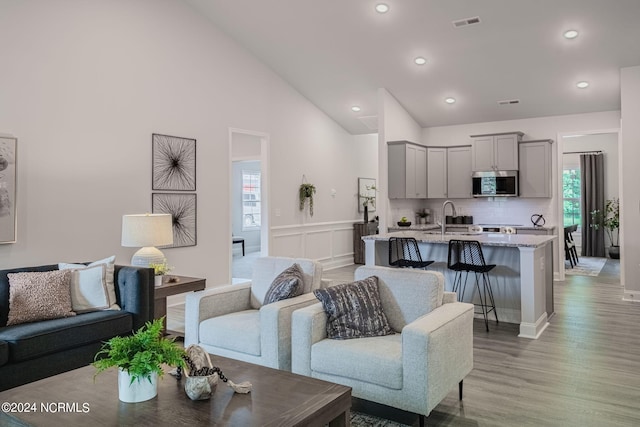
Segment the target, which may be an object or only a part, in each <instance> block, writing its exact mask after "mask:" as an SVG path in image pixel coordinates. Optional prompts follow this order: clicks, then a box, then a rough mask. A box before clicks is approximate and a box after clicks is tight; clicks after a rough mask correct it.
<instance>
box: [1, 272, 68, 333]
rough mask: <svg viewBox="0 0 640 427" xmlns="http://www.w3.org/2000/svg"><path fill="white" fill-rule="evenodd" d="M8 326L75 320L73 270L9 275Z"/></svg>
mask: <svg viewBox="0 0 640 427" xmlns="http://www.w3.org/2000/svg"><path fill="white" fill-rule="evenodd" d="M7 277H8V278H9V319H8V321H7V326H11V325H18V324H20V323H28V322H37V321H39V320H49V319H58V318H61V317H71V316H75V315H76V314H75V313H74V312H73V310H72V307H71V292H70V291H69V279H70V272H69V271H59V270H54V271H43V272H22V273H9V274H7Z"/></svg>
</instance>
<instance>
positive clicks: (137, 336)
mask: <svg viewBox="0 0 640 427" xmlns="http://www.w3.org/2000/svg"><path fill="white" fill-rule="evenodd" d="M163 325H164V317H162V318H160V319H156V320H153V321H150V322H147V323H146V324H145V325H144V326H143V327H141V328H140V329H138V331H136V332H135V333H134V334H133V335H129V336H125V337H119V336H116V337H113V338H111V339H110V340H108V341H106V342H105V343H104V344H103V345H102V348H101V349H100V351H99V352H98V353H97V354H96V356H95V361H94V362H93V366H95V367H96V369H97V371H96V375H98V374H99V373H101V372H103V371H105V370H107V369H109V368H112V367H117V368H118V393H119V398H120V400H121V401H123V402H129V403H133V402H144V401H145V400H149V399H153V398H154V397H155V396H156V395H157V394H158V377H162V375H163V374H164V371H163V370H162V365H163V364H167V365H170V366H180V367H184V359H183V356H184V354H185V352H184V349H183V348H181V347H178V346H177V345H175V344H174V342H173V341H174V340H173V338H165V337H164V335H163V333H162V330H163Z"/></svg>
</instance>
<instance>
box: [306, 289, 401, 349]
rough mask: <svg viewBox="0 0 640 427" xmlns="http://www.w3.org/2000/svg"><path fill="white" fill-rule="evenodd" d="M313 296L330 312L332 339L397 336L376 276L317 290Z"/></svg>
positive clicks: (329, 322)
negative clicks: (392, 327) (390, 323)
mask: <svg viewBox="0 0 640 427" xmlns="http://www.w3.org/2000/svg"><path fill="white" fill-rule="evenodd" d="M313 293H314V294H315V296H316V298H318V299H319V300H320V302H321V303H322V307H323V308H324V311H325V313H327V336H328V337H329V338H333V339H350V338H364V337H379V336H382V335H391V334H394V333H395V332H394V331H393V329H391V326H389V321H388V320H387V316H385V314H384V312H383V311H382V303H381V302H380V293H379V292H378V278H377V277H376V276H371V277H367V278H366V279H363V280H358V281H356V282H352V283H343V284H341V285H336V286H332V287H329V288H326V289H317V290H315V291H313Z"/></svg>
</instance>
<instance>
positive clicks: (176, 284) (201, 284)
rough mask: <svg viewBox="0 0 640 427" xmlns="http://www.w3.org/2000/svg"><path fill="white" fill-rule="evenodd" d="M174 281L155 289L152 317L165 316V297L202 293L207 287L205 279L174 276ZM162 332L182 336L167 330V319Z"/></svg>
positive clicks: (179, 333) (164, 283)
mask: <svg viewBox="0 0 640 427" xmlns="http://www.w3.org/2000/svg"><path fill="white" fill-rule="evenodd" d="M170 277H175V278H176V280H175V281H173V282H169V281H166V282H163V283H162V285H160V286H156V287H155V297H154V299H155V306H154V317H155V318H156V319H159V318H160V317H162V316H166V315H167V297H168V296H170V295H178V294H183V293H185V292H195V291H202V290H204V288H205V287H206V285H207V279H199V278H197V277H186V276H175V275H171V276H170ZM163 332H164V333H165V334H171V335H178V336H183V335H184V334H183V333H181V332H177V331H168V330H167V319H166V318H165V319H164V328H163Z"/></svg>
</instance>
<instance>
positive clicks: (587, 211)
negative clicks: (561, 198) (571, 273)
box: [580, 153, 605, 257]
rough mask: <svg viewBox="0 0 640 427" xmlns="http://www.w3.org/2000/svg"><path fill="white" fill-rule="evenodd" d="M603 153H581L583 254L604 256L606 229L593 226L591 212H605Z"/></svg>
mask: <svg viewBox="0 0 640 427" xmlns="http://www.w3.org/2000/svg"><path fill="white" fill-rule="evenodd" d="M603 157H604V156H603V155H602V153H598V154H581V155H580V177H581V181H582V255H583V256H595V257H604V256H605V249H604V229H603V228H602V227H599V228H598V229H597V230H596V229H595V228H593V227H592V226H591V224H592V221H591V212H592V211H594V210H596V209H597V210H599V211H600V212H604V159H603Z"/></svg>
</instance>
